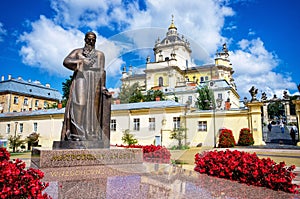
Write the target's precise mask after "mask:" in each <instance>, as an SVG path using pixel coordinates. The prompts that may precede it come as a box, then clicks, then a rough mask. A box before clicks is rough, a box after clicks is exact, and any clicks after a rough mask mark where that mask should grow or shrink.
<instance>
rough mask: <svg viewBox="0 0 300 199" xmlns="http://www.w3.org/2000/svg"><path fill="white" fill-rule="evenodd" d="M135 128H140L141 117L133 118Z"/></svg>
mask: <svg viewBox="0 0 300 199" xmlns="http://www.w3.org/2000/svg"><path fill="white" fill-rule="evenodd" d="M133 130H135V131H139V130H140V118H134V119H133Z"/></svg>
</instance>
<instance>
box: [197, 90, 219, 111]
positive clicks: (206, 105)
mask: <svg viewBox="0 0 300 199" xmlns="http://www.w3.org/2000/svg"><path fill="white" fill-rule="evenodd" d="M198 94H199V95H198V97H197V101H196V105H197V107H198V108H199V109H200V110H209V109H211V108H212V106H214V101H215V100H214V94H213V91H212V90H210V89H209V88H208V86H207V85H204V86H202V87H201V88H198Z"/></svg>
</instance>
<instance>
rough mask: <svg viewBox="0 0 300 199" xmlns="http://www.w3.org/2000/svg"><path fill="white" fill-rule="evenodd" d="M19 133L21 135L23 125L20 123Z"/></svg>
mask: <svg viewBox="0 0 300 199" xmlns="http://www.w3.org/2000/svg"><path fill="white" fill-rule="evenodd" d="M20 133H23V123H20Z"/></svg>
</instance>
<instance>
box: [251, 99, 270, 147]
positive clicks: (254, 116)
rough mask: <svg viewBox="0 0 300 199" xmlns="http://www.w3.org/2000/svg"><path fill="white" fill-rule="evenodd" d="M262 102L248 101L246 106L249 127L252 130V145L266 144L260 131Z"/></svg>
mask: <svg viewBox="0 0 300 199" xmlns="http://www.w3.org/2000/svg"><path fill="white" fill-rule="evenodd" d="M262 106H263V102H258V101H254V102H249V103H247V107H248V108H249V125H250V126H249V128H250V130H251V132H252V135H253V139H254V145H266V143H265V142H264V141H263V133H262V118H261V107H262Z"/></svg>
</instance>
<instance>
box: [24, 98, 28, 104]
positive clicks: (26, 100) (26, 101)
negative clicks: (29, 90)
mask: <svg viewBox="0 0 300 199" xmlns="http://www.w3.org/2000/svg"><path fill="white" fill-rule="evenodd" d="M24 105H25V106H28V99H27V98H24Z"/></svg>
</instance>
